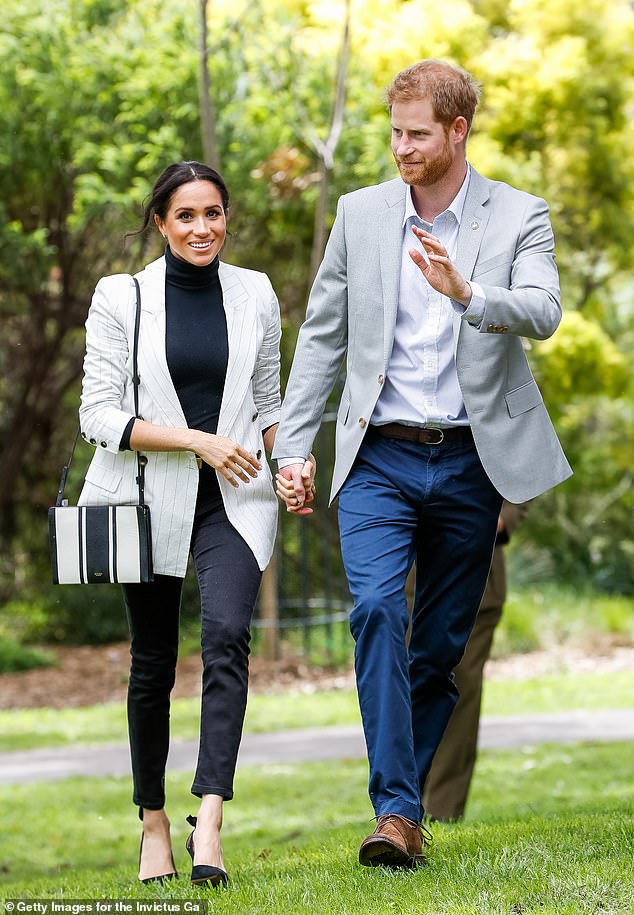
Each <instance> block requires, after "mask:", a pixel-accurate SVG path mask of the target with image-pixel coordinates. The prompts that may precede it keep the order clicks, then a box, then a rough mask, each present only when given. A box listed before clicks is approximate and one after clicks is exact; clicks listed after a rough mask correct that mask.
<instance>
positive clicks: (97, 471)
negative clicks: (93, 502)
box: [85, 464, 123, 492]
mask: <svg viewBox="0 0 634 915" xmlns="http://www.w3.org/2000/svg"><path fill="white" fill-rule="evenodd" d="M122 477H123V473H122V472H119V471H115V470H108V469H107V468H106V467H93V466H92V464H90V465H89V467H88V470H87V471H86V477H85V479H86V482H87V483H90V484H91V485H92V486H97V487H99V489H105V490H106V492H115V491H116V490H117V489H118V488H119V484H120V483H121V479H122Z"/></svg>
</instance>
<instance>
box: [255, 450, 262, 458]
mask: <svg viewBox="0 0 634 915" xmlns="http://www.w3.org/2000/svg"><path fill="white" fill-rule="evenodd" d="M255 456H256V458H257V459H258V461H259V460H260V458H261V457H262V449H261V448H258V450H257V451H256V452H255Z"/></svg>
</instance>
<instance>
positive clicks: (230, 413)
mask: <svg viewBox="0 0 634 915" xmlns="http://www.w3.org/2000/svg"><path fill="white" fill-rule="evenodd" d="M219 277H220V284H221V286H222V292H223V304H224V309H225V313H226V318H227V335H228V342H229V358H228V364H227V375H226V379H225V386H224V392H223V397H222V403H221V407H220V416H219V419H218V435H223V436H226V437H227V438H231V439H233V440H234V441H236V442H238V443H239V444H240V445H242V446H243V447H244V448H246V449H247V450H249V451H250V452H251V453H252V454H256V453H257V452H258V451H261V452H262V457H264V443H263V440H262V430H264V429H266V428H268V427H269V426H271V425H273V424H274V423H276V422H277V421H278V419H279V412H280V375H279V369H280V351H279V342H280V335H281V328H280V314H279V305H278V301H277V297H276V295H275V293H274V291H273V288H272V286H271V283H270V281H269V279H268V277H267V276H266V275H265V274H263V273H257V272H256V271H254V270H246V269H244V268H242V267H234V266H231V265H229V264H225V263H222V262H221V263H220V271H219ZM137 279H138V280H139V284H140V287H141V327H140V333H139V356H138V359H139V375H140V379H141V381H140V386H139V413H140V415H141V416H142V417H143V418H144V419H145V420H147V421H148V422H151V423H155V424H157V425H162V426H176V427H186V426H187V422H186V420H185V416H184V414H183V411H182V408H181V405H180V402H179V399H178V395H177V393H176V390H175V388H174V385H173V383H172V379H171V376H170V373H169V369H168V365H167V358H166V355H165V258H164V257H160V258H158V260H155V261H153V262H152V263H151V264H148V265H147V266H146V267H145V269H144V270H142V271H141V272H140V273H138V274H137ZM135 307H136V298H135V290H134V284H133V283H132V280H131V277H130V276H129V275H128V274H116V275H114V276H107V277H104V278H103V279H101V280H100V281H99V283H98V284H97V288H96V289H95V293H94V296H93V299H92V304H91V306H90V311H89V313H88V319H87V321H86V356H85V359H84V380H83V386H82V395H81V407H80V410H79V418H80V425H81V430H82V435H83V437H84V438H85V439H86V440H88V441H90V442H91V444H93V445H95V446H96V449H97V450H96V452H95V455H94V457H93V459H92V461H91V463H90V466H89V468H88V471H87V473H86V480H85V483H84V487H83V489H82V492H81V495H80V498H79V504H80V505H88V504H91V505H110V504H115V503H116V504H122V503H127V502H136V501H137V497H138V491H137V486H136V455H135V453H134V452H132V451H119V443H120V441H121V436H122V435H123V431H124V429H125V427H126V425H127V424H128V422H129V420H130V418H131V417H132V416H134V391H133V386H132V343H133V338H134V316H135ZM144 453H146V454H147V458H148V464H147V468H146V487H145V494H146V501H147V503H148V505H149V506H150V511H151V517H152V538H153V544H152V552H153V561H154V571H155V572H157V573H160V574H163V575H175V576H179V577H183V576H184V575H185V571H186V568H187V559H188V555H189V546H190V540H191V533H192V527H193V522H194V510H195V506H196V495H197V492H198V466H197V463H196V457H195V455H194V454H193V453H192V452H190V451H170V452H144ZM262 465H263V467H262V470H261V471H260V473H259V474H258V476H257V478H256V479H253V480H251V482H250V483H249V484H248V485H245V484H243V483H241V484H240V485H239V486H238V488H237V489H234V487H232V486H231V485H230V484H229V483H228V482H227V481H226V480H225V479H224V477H222V476H218V479H219V483H220V490H221V493H222V498H223V502H224V506H225V511H226V513H227V517H228V518H229V521H230V522H231V524H233V526H234V527H235V528H236V530H237V531H238V532H239V533H240V534H241V536H242V537H243V538H244V540H245V541H246V543H247V544H248V545H249V547H250V548H251V550H252V551H253V554H254V556H255V558H256V560H257V562H258V565H259V567H260V569H264V568H265V567H266V566H267V565H268V562H269V560H270V558H271V553H272V550H273V543H274V540H275V531H276V523H277V502H276V498H275V495H274V492H273V484H272V480H271V472H270V469H269V467H268V464H267V462H266V460H263V461H262Z"/></svg>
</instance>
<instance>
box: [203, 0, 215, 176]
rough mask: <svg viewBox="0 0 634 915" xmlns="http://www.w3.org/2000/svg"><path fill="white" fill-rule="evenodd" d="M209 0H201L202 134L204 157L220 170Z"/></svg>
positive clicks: (208, 162)
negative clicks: (210, 50)
mask: <svg viewBox="0 0 634 915" xmlns="http://www.w3.org/2000/svg"><path fill="white" fill-rule="evenodd" d="M207 3H208V0H200V89H199V92H200V134H201V138H202V146H203V159H204V160H205V162H206V164H207V165H210V166H211V167H212V168H215V169H216V171H220V156H219V155H218V144H217V142H216V118H215V111H214V103H213V99H212V96H211V77H210V76H209V43H208V10H207Z"/></svg>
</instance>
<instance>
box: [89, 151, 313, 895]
mask: <svg viewBox="0 0 634 915" xmlns="http://www.w3.org/2000/svg"><path fill="white" fill-rule="evenodd" d="M228 209H229V194H228V191H227V188H226V185H225V183H224V181H223V179H222V178H221V176H220V175H219V174H218V173H217V172H215V171H213V170H212V169H211V168H208V167H207V166H205V165H201V164H200V163H198V162H181V163H177V164H174V165H170V166H169V167H168V168H167V169H165V171H164V172H163V173H162V174H161V176H160V177H159V178H158V180H157V182H156V184H155V186H154V189H153V191H152V195H151V199H150V201H149V203H148V204H147V206H146V209H145V217H144V222H143V226H142V230H141V231H145V230H147V229H148V227H149V226H150V225H151V223H152V222H154V223H155V225H156V227H157V228H158V230H159V232H160V233H161V235H162V236H163V238H164V239H165V240H166V242H167V246H166V250H165V255H164V256H163V257H160V258H159V259H158V260H156V261H153V262H152V263H151V264H148V266H146V267H145V269H144V270H142V271H141V272H140V273H139V274H138V275H137V279H138V281H139V284H140V289H141V325H140V333H139V348H138V365H139V375H140V386H139V416H135V415H134V400H133V385H132V364H131V362H132V341H133V332H134V319H135V309H136V295H135V288H134V284H133V282H132V279H131V277H130V276H128V275H123V274H121V275H116V276H108V277H105V278H103V279H102V280H100V281H99V283H98V285H97V288H96V290H95V294H94V297H93V300H92V305H91V307H90V312H89V315H88V320H87V322H86V331H87V333H86V358H85V361H84V382H83V391H82V403H81V408H80V422H81V429H82V435H83V436H84V438H86V439H87V440H89V441H90V442H91V443H92V444H93V445H96V446H97V451H96V454H95V456H94V457H93V460H92V462H91V464H90V467H89V469H88V472H87V474H86V483H85V485H84V488H83V490H82V494H81V496H80V504H110V503H112V504H114V503H122V502H134V501H136V496H137V484H136V474H137V470H136V455H135V454H134V451H142V452H143V453H144V454H145V455H146V457H147V459H148V463H147V466H146V471H145V495H146V501H147V503H148V504H149V506H150V511H151V517H152V539H153V563H154V581H153V582H151V583H148V584H136V585H123V592H124V599H125V604H126V609H127V614H128V621H129V626H130V634H131V649H130V653H131V668H130V681H129V687H128V730H129V737H130V748H131V757H132V771H133V779H134V803H135V804H137V805H138V806H139V816H140V818H141V820H142V821H143V833H142V838H141V849H140V854H139V879H140V880H141V881H142V882H144V883H148V882H151V881H163V880H165V879H169V878H171V877H173V876H175V874H176V867H175V865H174V859H173V856H172V849H171V842H170V831H169V828H170V824H169V820H168V818H167V815H166V813H165V810H164V806H165V791H164V780H165V764H166V759H167V752H168V745H169V709H170V692H171V689H172V686H173V684H174V677H175V670H176V658H177V649H178V617H179V608H180V598H181V589H182V584H183V578H184V576H185V571H186V567H187V559H188V555H189V553H190V551H191V555H192V557H193V561H194V565H195V568H196V573H197V577H198V583H199V589H200V596H201V610H202V614H201V615H202V639H201V641H202V658H203V676H202V709H201V730H200V747H199V755H198V766H197V770H196V774H195V777H194V782H193V785H192V789H191V790H192V793H193V794H194V795H196V796H197V797H199V798H201V803H200V808H199V810H198V815H197V817H188V821H189V822H190V823H191V824H192V825H193V826H194V827H195V828H194V830H193V832H192V833H191V835H190V836H189V838H188V840H187V843H186V845H187V850H188V852H189V853H190V855H191V856H192V860H193V867H192V875H191V880H192V883H211V884H213V885H216V886H219V885H224V884H226V882H227V875H226V872H225V866H224V861H223V855H222V848H221V844H220V836H219V833H220V827H221V824H222V804H223V801H224V800H229V799H230V798H231V797H232V796H233V775H234V770H235V764H236V757H237V753H238V746H239V743H240V737H241V731H242V723H243V718H244V711H245V707H246V697H247V677H248V653H249V639H250V631H249V627H250V621H251V615H252V611H253V605H254V602H255V599H256V595H257V591H258V587H259V584H260V577H261V572H262V570H263V569H264V568H265V567H266V565H267V563H268V561H269V559H270V557H271V552H272V549H273V542H274V537H275V529H276V517H277V506H276V502H275V496H274V494H273V488H272V481H271V474H270V471H269V468H268V465H267V463H266V460H263V457H262V455H263V448H266V449H267V450H269V451H270V450H271V448H272V446H273V441H274V438H275V432H276V429H277V422H278V417H279V407H280V384H279V365H280V355H279V342H280V316H279V306H278V302H277V299H276V296H275V293H274V292H273V289H272V287H271V283H270V281H269V279H268V277H266V276H265V275H264V274H262V273H256V272H254V271H252V270H245V269H243V268H240V267H233V266H230V265H229V264H225V263H222V262H220V261H219V254H220V251H221V249H222V246H223V244H224V241H225V237H226V233H227V224H226V218H227V212H228ZM305 470H306V486H307V489H308V491H309V492H308V500H310V495H311V493H310V490H311V487H312V470H313V468H312V465H311V464H310V462H307V463H306V467H305Z"/></svg>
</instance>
